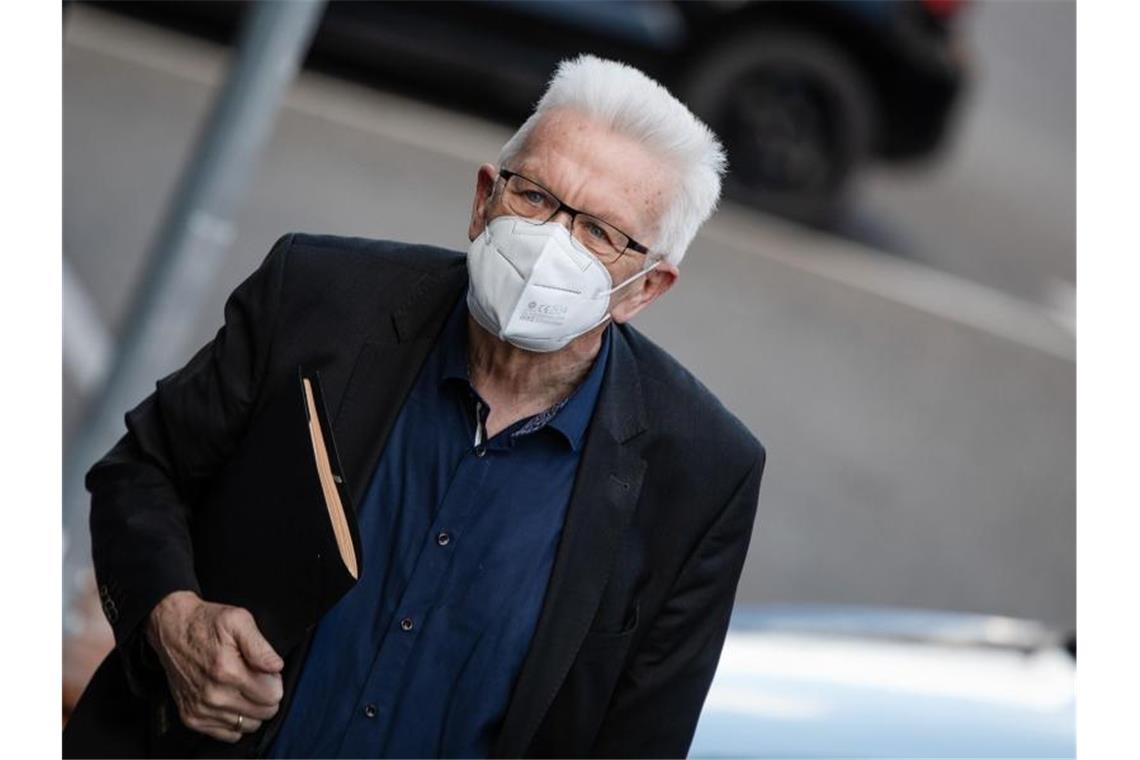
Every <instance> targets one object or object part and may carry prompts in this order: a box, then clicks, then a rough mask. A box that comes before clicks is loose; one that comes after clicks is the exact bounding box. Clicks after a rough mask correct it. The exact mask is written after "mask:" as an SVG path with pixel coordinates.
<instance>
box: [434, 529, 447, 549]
mask: <svg viewBox="0 0 1140 760" xmlns="http://www.w3.org/2000/svg"><path fill="white" fill-rule="evenodd" d="M435 542H436V543H437V544H439V545H440V546H447V545H448V544H450V543H451V536H450V535H448V534H447V533H446V532H444V533H440V534H439V535H438V536H436V537H435Z"/></svg>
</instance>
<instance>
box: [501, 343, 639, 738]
mask: <svg viewBox="0 0 1140 760" xmlns="http://www.w3.org/2000/svg"><path fill="white" fill-rule="evenodd" d="M611 329H615V330H618V327H617V326H616V325H615V326H614V327H613V328H611ZM612 349H613V350H612V352H611V354H610V362H609V366H607V368H606V374H605V377H604V379H603V383H602V389H601V392H600V393H599V396H598V401H597V406H596V408H595V410H594V419H593V422H592V424H591V425H590V427H589V429H588V432H587V434H586V442H585V446H584V447H583V449H582V461H581V463H580V464H579V467H578V475H577V479H576V480H575V483H574V488H573V491H572V493H571V496H570V503H569V504H568V505H567V511H566V519H565V522H564V524H563V528H562V538H561V540H560V542H559V545H558V552H557V554H556V556H555V559H554V567H553V569H552V570H551V576H550V583H549V586H548V587H547V590H546V596H545V597H544V601H543V606H542V610H541V612H540V613H539V618H538V624H537V626H536V628H535V633H534V637H533V639H532V640H531V646H530V650H529V651H528V652H527V656H526V658H525V660H524V661H523V666H522V670H521V671H520V673H519V678H518V681H517V682H516V684H515V688H514V691H513V692H512V696H511V701H510V704H509V706H508V708H507V713H506V715H505V717H504V719H503V726H502V729H501V731H500V734H499V736H498V739H497V741H496V743H495V747H494V751H493V752H492V755H493V756H495V757H518V756H521V755H523V754H524V753H525V751H526V748H527V745H529V743H530V740H531V738H532V737H533V736H534V734H535V732H536V731H537V729H538V726H539V725H540V724H541V721H542V718H543V716H545V714H546V711H547V709H548V708H549V707H550V704H551V702H553V700H554V695H555V694H556V693H557V691H558V688H559V687H560V686H561V684H562V680H563V679H564V678H565V677H566V673H567V672H568V671H569V669H570V665H571V663H572V662H573V660H574V657H575V656H576V655H577V653H578V649H579V647H580V646H581V644H582V639H583V638H584V637H585V635H586V631H587V629H588V628H589V626H590V622H591V621H592V620H593V617H594V614H595V613H596V612H597V609H598V605H599V604H600V602H601V598H602V592H603V590H604V589H605V585H606V582H607V580H609V575H610V572H611V569H612V568H613V561H614V558H615V557H614V554H615V552H616V551H617V547H618V545H619V542H620V538H621V534H622V531H623V530H624V528H625V526H626V525H627V523H628V522H629V518H630V516H631V515H632V514H633V510H634V507H635V506H636V505H637V501H638V496H639V495H640V493H641V484H642V480H643V477H644V474H645V467H646V463H645V460H644V459H643V458H642V457H641V456H640V454H639V453H638V451H637V450H636V447H635V446H633V445H630V443H629V441H630V439H632V438H633V437H634V436H636V435H637V434H638V433H640V432H642V431H643V430H644V429H645V427H646V426H645V413H644V407H643V405H642V399H641V385H640V382H639V380H638V375H637V367H636V361H635V359H634V357H633V354H632V352H631V351H630V349H629V346H628V345H627V344H626V341H625V338H624V336H623V335H622V333H621V331H620V330H618V333H617V334H616V335H615V336H614V343H613V347H612Z"/></svg>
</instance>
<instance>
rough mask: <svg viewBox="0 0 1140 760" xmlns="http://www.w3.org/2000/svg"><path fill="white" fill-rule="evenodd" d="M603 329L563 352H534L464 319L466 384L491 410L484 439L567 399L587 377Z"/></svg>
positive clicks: (468, 319) (598, 328) (583, 336)
mask: <svg viewBox="0 0 1140 760" xmlns="http://www.w3.org/2000/svg"><path fill="white" fill-rule="evenodd" d="M604 331H605V325H599V326H598V327H596V328H594V329H593V330H590V331H589V332H588V333H585V334H584V335H579V336H578V337H577V338H575V339H574V340H572V341H570V343H568V344H567V345H566V347H565V348H562V349H560V350H558V351H551V352H549V353H537V352H534V351H524V350H523V349H521V348H518V347H516V346H513V345H511V344H510V343H507V342H506V341H503V340H500V339H499V338H498V337H497V336H495V335H492V334H491V333H489V332H487V331H486V330H485V329H483V327H482V326H481V325H480V324H479V323H478V322H476V321H475V319H474V318H473V317H471V316H470V315H468V317H467V361H468V366H469V368H470V374H471V385H472V386H474V388H475V390H476V391H477V392H478V393H479V395H480V396H481V397H482V398H483V399H484V400H486V401H487V403H488V404H489V405H490V407H491V418H488V421H487V433H488V435H494V434H495V433H497V432H498V431H499V430H501V429H503V428H505V427H508V426H509V425H511V424H513V423H514V422H516V421H518V420H520V419H523V418H524V417H529V416H531V415H533V414H537V413H539V412H541V411H543V410H545V409H547V408H549V407H550V406H552V405H553V404H555V403H556V402H558V401H560V400H562V399H563V398H565V397H566V396H569V395H570V394H571V393H572V392H573V391H574V389H575V388H577V387H578V385H579V384H580V383H581V382H582V380H584V379H585V377H586V375H587V374H588V373H589V371H590V367H591V366H592V365H593V362H594V358H595V357H596V356H597V355H598V351H599V350H600V349H601V347H602V333H603V332H604ZM492 418H493V420H492Z"/></svg>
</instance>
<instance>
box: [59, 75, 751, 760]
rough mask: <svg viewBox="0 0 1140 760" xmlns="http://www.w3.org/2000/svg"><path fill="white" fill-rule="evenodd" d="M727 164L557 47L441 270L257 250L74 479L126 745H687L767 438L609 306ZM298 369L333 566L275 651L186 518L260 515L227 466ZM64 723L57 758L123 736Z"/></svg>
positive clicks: (630, 312)
mask: <svg viewBox="0 0 1140 760" xmlns="http://www.w3.org/2000/svg"><path fill="white" fill-rule="evenodd" d="M723 171H724V155H723V152H722V149H721V147H720V145H719V144H718V142H717V140H716V138H715V137H714V136H713V134H712V133H711V132H710V131H709V130H708V129H707V128H706V127H705V126H704V125H703V124H702V123H701V122H700V121H698V120H697V119H696V118H695V117H694V116H693V115H692V114H691V113H690V112H689V111H688V110H687V109H686V108H685V107H684V106H683V105H682V104H681V103H679V102H678V101H677V100H675V99H674V98H673V97H672V96H671V95H670V94H669V93H668V92H666V91H665V90H664V89H663V88H662V87H661V86H660V85H658V84H657V83H655V82H653V81H652V80H650V79H649V78H647V77H646V76H645V75H643V74H642V73H641V72H639V71H637V70H635V69H632V68H630V67H628V66H625V65H622V64H619V63H614V62H610V61H603V60H600V59H597V58H594V57H590V56H583V57H580V58H578V59H576V60H573V61H569V62H564V63H563V64H562V65H561V66H560V67H559V69H558V71H557V73H556V75H555V76H554V78H553V80H552V81H551V83H550V86H549V88H548V90H547V92H546V94H545V95H544V97H543V99H542V100H541V102H540V103H539V105H538V106H537V108H536V111H535V113H534V114H533V115H532V116H531V117H530V118H529V119H528V120H527V121H526V123H524V124H523V126H522V127H521V128H520V129H519V131H518V132H517V133H516V134H515V135H514V137H512V138H511V140H510V141H509V142H508V143H507V144H506V145H505V146H504V148H503V150H502V153H501V155H500V156H499V163H498V165H497V166H495V165H491V164H484V165H482V166H480V167H479V169H478V172H477V175H476V183H475V197H474V202H473V204H472V209H471V219H470V223H469V226H468V238H469V240H470V242H471V244H470V248H469V249H468V251H467V254H466V256H464V255H463V254H461V253H458V252H453V251H447V250H441V249H437V248H432V247H428V246H423V245H408V244H402V243H393V242H384V241H373V240H362V239H346V238H338V237H326V236H311V235H302V234H292V235H288V236H286V237H284V238H282V239H281V240H280V241H278V243H277V244H276V246H275V247H274V248H273V250H272V251H271V252H270V254H269V255H268V256H267V257H266V259H265V261H264V262H263V264H262V265H261V267H260V268H259V269H258V270H257V271H256V272H255V273H254V274H253V275H251V276H250V278H249V279H247V280H246V281H245V282H244V283H243V284H242V285H241V286H240V287H239V288H238V289H237V290H236V291H235V292H234V293H233V294H232V296H231V297H230V300H229V301H228V302H227V307H226V320H225V324H224V326H223V327H222V328H221V330H220V331H219V332H218V334H217V336H216V337H215V338H214V340H213V341H211V342H210V343H209V344H208V345H207V346H206V347H205V348H204V349H203V350H202V351H200V352H199V353H198V354H197V355H195V356H194V358H192V359H191V360H190V362H189V363H188V364H187V365H186V366H185V367H183V368H182V369H181V370H179V371H178V372H176V373H174V374H172V375H171V376H169V377H167V378H164V379H163V380H161V381H159V383H158V385H157V389H156V391H155V393H154V394H152V395H151V396H150V397H148V398H147V399H145V400H144V401H143V402H142V403H141V404H140V405H139V406H138V407H136V408H135V409H133V410H131V411H130V412H128V414H127V416H126V421H127V428H128V432H127V434H126V435H125V436H124V437H123V439H121V440H120V442H119V443H118V444H117V445H116V446H115V448H114V449H112V450H111V452H109V453H108V454H107V456H106V457H104V458H103V459H102V460H101V461H99V462H98V463H97V464H96V465H95V466H94V467H93V468H92V469H91V471H90V473H89V474H88V481H87V482H88V487H89V489H90V490H91V492H92V494H93V503H92V516H91V522H92V532H93V546H94V557H95V567H96V574H97V577H98V579H99V582H100V588H101V591H102V593H103V594H104V599H105V607H104V608H105V610H106V611H107V613H108V618H109V619H110V620H111V623H112V626H113V628H114V632H115V635H116V642H117V647H116V648H117V650H118V656H114V653H113V659H112V658H109V660H108V662H107V663H104V668H101V673H100V674H99V675H97V679H98V678H100V677H104V678H108V679H109V678H111V677H112V676H103V673H102V671H103V670H108V672H111V671H114V672H113V674H112V675H115V676H116V677H118V678H119V679H120V681H121V684H120V687H119V693H121V694H124V695H126V694H130V695H131V696H130V697H126V696H124V697H123V699H124V700H127V701H129V700H130V699H136V700H139V701H140V702H143V703H145V704H146V705H147V708H146V710H145V711H144V713H145V716H144V717H143V718H141V719H140V720H139V723H138V725H139V726H141V727H142V728H141V729H140V730H142V731H144V732H145V733H146V736H147V738H146V740H145V742H146V743H145V746H143V747H142V748H141V749H139V750H138V751H141V752H149V753H154V754H194V755H199V756H211V755H212V756H225V755H229V756H259V755H267V756H275V757H339V756H351V757H371V756H397V757H421V756H464V757H475V756H487V755H495V756H518V755H524V756H536V755H562V756H587V755H590V756H627V755H640V756H657V757H665V756H670V757H674V756H683V755H684V754H685V753H686V752H687V750H688V747H689V743H690V741H691V740H692V736H693V731H694V728H695V726H696V723H697V718H698V715H699V713H700V710H701V706H702V703H703V701H704V699H705V695H706V693H707V691H708V688H709V684H710V682H711V680H712V677H713V672H714V670H715V668H716V663H717V659H718V657H719V654H720V650H721V647H722V644H723V641H724V636H725V632H726V629H727V626H728V620H729V614H730V612H731V610H732V605H733V598H734V594H735V590H736V586H737V581H738V579H739V576H740V571H741V567H742V565H743V564H744V559H745V555H746V553H747V549H748V545H749V539H750V536H751V533H752V524H753V519H754V516H755V512H756V504H757V495H758V490H759V487H760V478H761V473H762V470H763V467H764V449H763V447H762V446H761V445H760V443H759V442H758V441H757V440H756V438H755V437H754V436H753V435H751V434H750V433H749V432H748V430H746V429H745V427H744V426H743V425H742V424H741V423H740V422H739V421H738V420H737V419H736V418H735V417H734V416H732V415H731V414H730V413H729V412H728V411H726V410H725V409H724V407H723V406H722V405H721V404H720V403H719V402H718V401H717V400H716V399H715V398H714V397H713V396H712V394H711V393H710V392H709V391H708V390H707V389H706V388H705V387H704V386H703V385H701V384H700V382H699V381H697V380H696V379H695V378H694V377H693V376H692V375H690V374H689V373H688V372H687V371H685V370H684V369H683V368H682V367H681V366H680V365H679V364H678V363H677V362H676V361H675V360H674V359H672V358H671V357H670V356H669V355H668V354H666V353H665V352H664V351H663V350H662V349H660V348H659V347H657V346H656V345H654V344H653V343H652V342H651V341H649V340H648V339H647V338H645V337H644V336H643V335H641V334H640V333H638V332H637V331H636V330H634V329H633V328H632V327H631V326H630V325H629V321H630V320H631V319H633V317H635V316H636V315H637V314H638V313H640V312H641V311H642V310H643V309H645V308H646V307H647V306H649V305H650V304H651V303H653V302H654V301H655V300H657V298H659V297H660V296H662V295H663V294H664V293H665V292H666V291H668V290H669V289H670V288H671V287H672V286H673V285H674V284H675V283H676V281H677V278H678V275H679V270H678V264H679V263H680V261H681V259H682V257H683V256H684V254H685V251H686V249H687V248H688V246H689V244H690V242H691V241H692V240H693V237H694V235H695V234H696V231H697V229H698V227H699V226H700V225H701V224H702V223H703V222H704V221H705V220H706V219H707V218H708V216H709V215H710V214H711V213H712V211H713V209H714V207H715V205H716V202H717V199H718V196H719V192H720V175H721V174H722V173H723ZM299 365H305V366H309V367H313V366H315V367H318V368H319V369H320V376H321V379H322V383H323V394H324V398H325V401H326V403H327V408H328V409H329V410H330V412H332V417H333V419H334V423H333V425H332V433H333V438H334V442H335V446H336V447H337V448H338V449H339V451H340V458H341V461H342V463H343V468H344V469H343V471H344V475H345V480H346V481H347V492H348V493H349V494H351V498H350V499H349V502H350V503H351V504H352V505H353V506H354V508H355V512H354V513H351V514H350V515H349V517H350V519H351V520H353V521H354V525H353V528H354V530H355V532H356V534H357V535H358V539H359V548H360V552H361V570H360V576H359V579H358V580H357V582H356V583H355V584H354V585H353V586H352V587H351V588H350V590H348V591H347V593H344V595H343V596H341V597H339V599H338V600H336V602H335V605H334V606H332V607H331V609H329V610H328V611H327V612H326V613H324V614H323V615H322V616H321V617H320V620H319V624H317V625H315V626H312V627H311V629H310V630H309V632H308V634H307V635H306V636H305V637H304V640H303V641H302V642H300V643H299V644H298V645H297V646H294V647H292V649H291V650H290V651H282V652H277V651H274V648H273V646H272V645H271V644H270V642H269V641H268V640H267V638H266V637H265V636H264V635H263V631H262V630H261V629H260V628H259V625H258V620H257V619H256V618H255V616H254V615H252V614H250V613H249V612H248V611H246V610H245V609H242V608H240V607H237V606H234V605H227V604H223V603H219V602H217V601H216V600H211V598H210V593H209V589H208V588H207V587H206V584H204V583H202V579H201V578H199V577H198V575H197V574H196V572H195V568H196V563H195V550H196V548H199V549H200V548H201V547H200V546H196V543H195V538H194V536H195V532H194V529H193V528H194V525H195V520H196V516H197V513H196V509H199V501H200V500H201V499H203V498H206V497H205V496H204V494H208V493H211V489H213V491H214V492H216V491H217V490H218V489H222V490H225V489H227V488H231V487H232V486H231V485H229V484H233V483H246V486H245V490H244V491H242V492H241V493H244V494H254V496H253V497H252V498H245V500H244V501H239V500H234V504H233V506H231V507H230V509H231V510H245V509H248V510H264V513H265V519H266V520H267V521H271V520H273V519H274V513H273V505H267V504H263V503H262V501H264V500H259V499H258V498H256V494H257V493H258V491H257V486H256V484H255V485H254V486H253V487H251V486H249V483H250V482H251V481H257V479H258V477H262V473H263V472H268V471H270V470H266V469H265V467H261V466H260V465H258V464H257V463H258V462H260V461H262V460H264V459H265V458H266V457H267V456H268V454H266V453H265V452H266V450H267V449H268V450H272V448H273V445H272V443H273V442H272V437H271V436H267V435H266V434H265V433H264V432H261V431H264V430H266V429H270V428H269V427H267V426H271V423H272V422H273V420H272V418H273V415H274V414H276V413H277V412H276V410H277V409H278V407H276V406H274V404H273V402H271V401H268V400H267V399H272V398H274V397H275V396H276V395H278V394H279V389H280V388H282V387H285V386H286V384H287V383H290V382H295V381H296V377H297V368H298V366H299ZM259 467H260V469H259ZM257 482H262V483H264V482H265V481H264V480H261V481H257ZM219 483H221V485H219ZM259 514H260V513H259ZM234 519H235V521H237V520H238V515H235V518H234ZM236 540H240V537H238V539H236ZM234 572H235V573H236V572H238V569H237V568H235V570H234ZM299 593H300V592H299ZM282 598H283V599H287V597H282ZM295 603H296V604H297V605H302V604H305V603H307V602H306V601H305V600H303V599H298V600H296V602H295ZM108 683H109V681H108ZM100 688H104V691H103V692H101V693H102V694H103V696H101V697H100V696H98V693H99V690H98V689H96V688H94V687H92V688H89V690H88V691H89V692H93V693H92V694H91V695H89V696H88V697H86V698H88V699H89V701H92V702H99V703H100V704H103V705H104V707H103V709H102V712H103V713H109V712H110V709H109V708H106V707H105V705H106V703H107V702H108V700H109V699H110V697H108V696H106V695H107V694H110V693H113V692H114V689H113V688H112V687H109V686H106V687H100ZM100 700H101V701H100ZM82 708H83V705H82V704H81V706H80V710H77V718H76V721H77V723H78V724H79V727H78V728H76V729H75V735H74V736H72V737H70V738H69V739H68V741H66V742H65V750H66V751H68V752H70V753H88V754H94V753H104V752H111V751H123V750H124V748H125V747H127V746H128V745H126V744H122V743H118V744H116V743H115V742H116V741H117V740H116V739H114V738H106V737H109V736H110V735H111V732H110V731H104V733H103V734H102V736H103V737H104V739H100V738H98V737H99V736H100V734H99V732H98V730H96V727H97V726H98V725H99V724H100V721H101V720H104V719H103V718H98V717H92V716H94V715H95V714H96V713H98V712H99V709H98V708H93V707H90V706H89V707H88V710H87V712H86V713H85V714H82V713H83V710H82ZM81 714H82V715H81ZM156 716H157V717H156ZM104 722H105V721H104ZM127 730H128V729H122V730H121V731H120V734H119V735H120V736H121V735H122V731H127ZM171 737H181V738H180V739H178V740H177V741H176V740H175V739H172V738H171ZM191 739H192V740H191ZM104 740H105V742H106V743H104V744H100V743H99V742H100V741H104ZM164 742H165V743H164ZM130 746H132V747H138V745H130Z"/></svg>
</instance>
